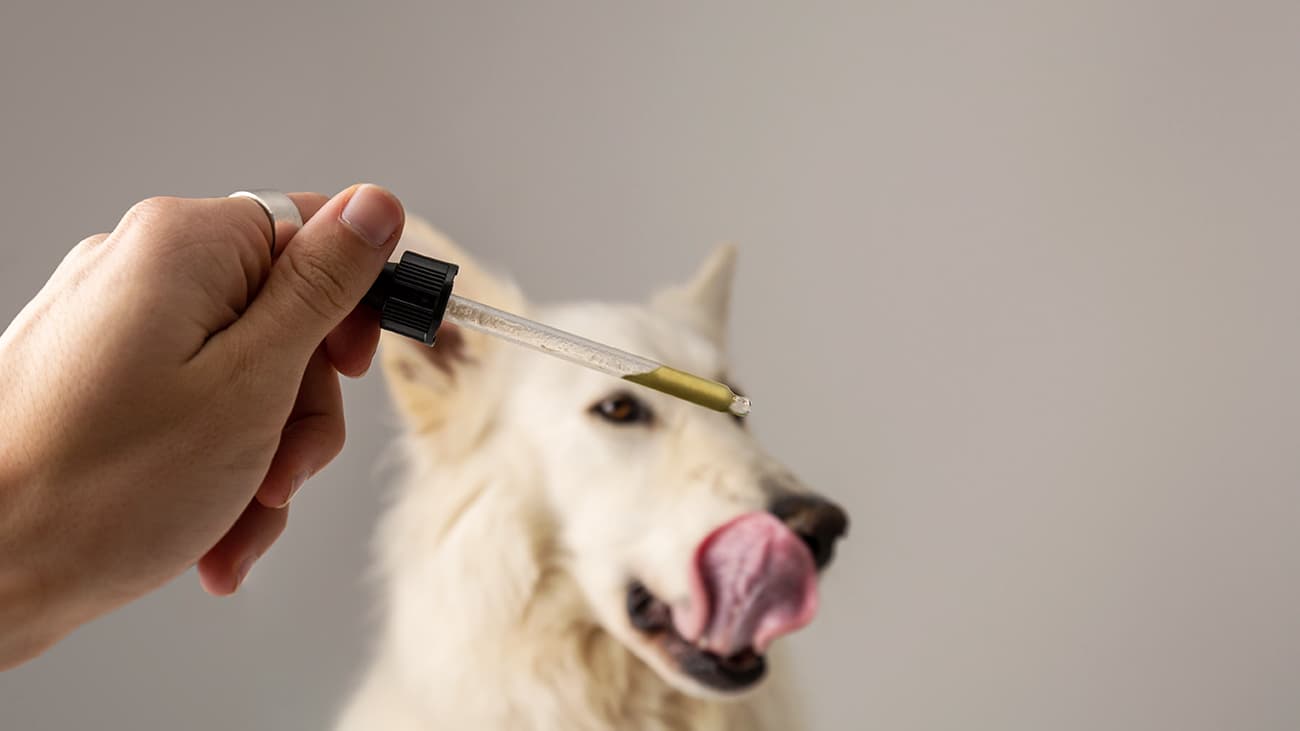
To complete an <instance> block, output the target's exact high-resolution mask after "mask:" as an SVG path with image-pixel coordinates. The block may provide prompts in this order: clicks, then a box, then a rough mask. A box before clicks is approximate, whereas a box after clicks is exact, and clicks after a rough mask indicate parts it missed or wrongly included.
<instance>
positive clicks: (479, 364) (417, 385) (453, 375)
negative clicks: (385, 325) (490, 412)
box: [380, 215, 527, 434]
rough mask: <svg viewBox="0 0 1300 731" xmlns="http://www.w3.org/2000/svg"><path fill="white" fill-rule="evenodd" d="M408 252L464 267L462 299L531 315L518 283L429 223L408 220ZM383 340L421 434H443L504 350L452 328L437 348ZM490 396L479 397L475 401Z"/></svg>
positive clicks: (397, 393) (402, 405)
mask: <svg viewBox="0 0 1300 731" xmlns="http://www.w3.org/2000/svg"><path fill="white" fill-rule="evenodd" d="M403 250H409V251H415V252H417V253H420V254H425V255H426V256H432V257H434V258H436V259H442V260H444V261H449V262H452V263H454V264H458V265H459V266H460V272H459V273H457V275H456V283H455V287H454V290H453V291H454V292H455V293H456V294H458V295H462V296H464V297H468V298H469V299H473V300H478V301H479V302H483V303H485V304H489V305H492V306H493V307H499V308H501V309H503V310H507V311H510V312H524V311H525V310H526V305H527V303H526V301H525V299H524V296H523V294H522V293H521V292H520V291H519V288H518V287H516V286H515V285H514V283H513V282H510V281H509V280H506V279H503V278H500V277H497V276H494V275H493V274H492V273H490V272H488V271H487V270H485V269H484V268H483V267H482V266H480V265H479V264H478V263H477V262H475V261H474V260H473V259H472V258H471V257H470V256H469V255H468V254H466V253H465V252H464V251H463V250H462V249H460V248H459V247H458V246H456V245H455V244H453V243H452V242H451V241H450V240H449V239H448V238H447V237H446V236H444V235H443V234H442V233H441V232H439V231H437V230H436V229H434V228H433V227H432V226H430V225H429V223H428V222H427V221H425V220H423V219H420V218H418V217H415V216H410V215H408V216H407V218H406V228H405V229H404V230H403V233H402V240H401V242H400V243H399V245H398V253H400V252H401V251H403ZM381 341H382V346H381V348H380V362H381V364H382V366H383V370H384V375H385V377H386V379H387V381H388V387H389V391H390V392H391V393H392V396H393V400H394V402H396V404H397V407H398V409H399V410H400V411H401V413H402V416H403V417H404V418H405V419H406V422H407V424H408V426H410V427H411V429H413V430H414V431H417V432H431V431H436V430H438V429H439V428H440V427H441V426H442V425H443V424H444V423H446V421H447V419H448V417H449V415H451V413H452V412H454V411H455V410H456V404H455V402H456V400H457V396H458V395H459V394H461V393H464V392H466V391H469V390H475V391H477V389H471V388H470V387H471V385H472V384H474V383H475V382H476V381H479V380H480V379H482V378H483V377H484V370H485V369H486V368H487V365H488V364H489V362H490V361H491V355H492V353H493V352H494V351H495V349H496V348H498V347H500V345H501V343H500V342H499V341H497V340H495V339H494V338H491V337H489V336H487V335H484V334H482V333H479V332H474V331H472V330H467V329H465V328H461V327H457V326H455V325H452V324H450V323H443V325H442V327H441V328H439V330H438V338H437V342H436V344H435V345H434V346H433V347H432V348H430V347H427V346H425V345H424V344H422V343H418V342H416V341H414V340H410V339H408V338H403V337H400V336H398V335H394V334H392V333H388V332H385V333H384V334H383V337H382V339H381ZM483 390H484V391H488V390H490V389H483ZM489 395H490V394H477V393H476V394H472V395H471V397H482V398H486V397H487V396H489ZM479 406H480V407H481V406H482V404H479ZM482 411H483V409H481V408H480V409H476V410H475V412H476V413H482ZM466 416H468V415H467V414H466ZM456 431H458V432H460V433H462V434H465V433H468V432H472V431H473V428H472V425H469V424H466V423H464V421H463V420H462V421H461V422H458V426H457V429H456Z"/></svg>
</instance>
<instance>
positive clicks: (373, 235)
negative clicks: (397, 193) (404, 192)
mask: <svg viewBox="0 0 1300 731" xmlns="http://www.w3.org/2000/svg"><path fill="white" fill-rule="evenodd" d="M339 219H340V220H341V221H343V223H345V224H347V226H348V228H350V229H352V230H353V231H355V232H357V235H358V236H360V237H361V238H362V239H364V240H365V242H366V243H368V244H370V245H371V246H373V247H375V248H376V249H377V248H379V247H381V246H383V245H384V244H385V243H387V242H388V239H390V238H392V236H393V234H394V233H396V232H397V227H398V226H400V225H401V224H402V204H401V203H398V202H397V199H396V198H394V197H393V194H392V193H389V192H388V191H387V190H384V189H383V188H380V187H379V186H377V185H369V184H367V185H363V186H361V187H359V188H357V189H356V191H354V192H353V193H352V197H351V198H350V199H349V200H348V204H347V205H346V206H343V212H342V213H340V214H339Z"/></svg>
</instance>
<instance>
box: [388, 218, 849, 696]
mask: <svg viewBox="0 0 1300 731" xmlns="http://www.w3.org/2000/svg"><path fill="white" fill-rule="evenodd" d="M404 244H405V245H406V246H408V247H409V248H411V249H413V250H417V251H421V252H423V253H426V254H429V255H432V256H436V257H439V258H443V259H447V260H450V261H454V262H457V263H459V264H460V265H461V273H460V275H459V277H458V279H457V283H456V292H457V293H458V294H461V295H463V296H466V297H470V298H473V299H478V300H481V301H484V302H486V303H487V304H491V305H494V306H497V307H500V308H502V309H507V310H510V311H514V312H519V313H521V314H524V315H526V316H531V317H534V318H536V319H538V320H541V321H543V322H546V323H548V324H551V325H554V326H555V327H559V328H561V329H564V330H568V331H570V332H573V333H576V334H580V335H583V336H585V337H588V338H591V339H594V340H597V341H599V342H604V343H608V344H610V345H613V346H615V347H619V348H623V349H626V350H628V351H630V352H633V353H637V354H640V355H644V356H646V357H649V358H653V359H656V360H659V361H661V362H663V363H666V364H669V365H672V366H674V367H677V368H681V369H683V370H687V371H690V372H693V373H698V374H700V375H704V376H706V377H710V378H716V379H719V380H723V381H726V380H727V379H728V376H729V373H728V370H727V363H726V358H725V331H726V319H727V309H728V301H729V295H730V288H731V278H732V271H733V268H734V261H735V252H734V250H733V249H732V248H730V247H724V248H722V249H719V250H718V251H717V252H716V253H715V254H714V255H713V256H712V257H711V258H710V259H709V260H708V261H707V262H705V264H704V265H703V267H702V268H701V270H700V271H699V273H697V274H696V275H695V277H694V278H693V279H692V280H691V281H690V282H688V283H687V284H685V285H682V286H678V287H674V288H671V289H669V290H667V291H664V292H662V293H661V294H659V295H658V296H656V297H655V298H653V300H652V301H651V302H649V303H647V304H644V305H609V304H582V305H567V306H559V307H545V308H538V307H534V306H531V305H529V304H528V303H527V301H526V300H525V299H524V298H523V297H522V296H521V294H520V293H519V292H518V290H517V289H515V288H514V287H513V286H511V285H510V284H508V283H506V282H504V281H502V280H499V279H497V278H495V277H492V276H491V275H489V274H488V273H486V272H485V271H484V270H483V269H481V268H480V267H478V266H477V265H476V264H474V262H473V261H471V260H470V259H469V257H468V256H467V255H466V254H465V253H464V252H462V251H459V250H458V249H456V248H455V247H453V246H452V245H451V244H450V243H449V242H448V241H446V240H445V239H444V238H443V237H441V236H440V235H439V234H437V232H435V231H433V230H432V229H430V228H429V227H428V226H427V225H425V224H423V223H422V222H420V221H418V220H414V219H413V220H411V221H410V222H408V224H407V233H406V235H405V238H404ZM383 362H384V366H385V371H386V373H387V376H388V379H389V384H390V387H391V390H392V391H393V394H394V397H395V399H396V401H397V403H398V405H399V407H400V409H401V411H402V412H403V415H404V416H405V418H406V421H407V425H408V427H409V428H410V429H411V430H412V431H414V432H415V433H417V435H420V437H421V441H419V442H418V444H419V445H420V449H422V450H423V449H426V448H427V449H428V450H430V451H431V452H436V453H437V457H436V458H435V459H436V460H438V461H444V462H445V461H453V462H454V461H456V460H464V459H467V458H468V457H469V456H470V453H472V452H473V451H474V450H475V449H480V448H481V446H482V445H483V444H485V443H488V442H492V443H495V444H498V445H499V444H501V443H502V442H505V443H508V444H510V445H511V450H512V451H514V452H517V453H522V454H525V455H528V457H527V459H528V460H529V465H530V466H529V469H530V470H531V471H532V472H533V473H534V474H535V479H533V480H531V481H530V482H531V483H532V484H533V485H535V487H534V488H531V489H535V490H537V491H538V494H537V495H536V496H534V498H535V499H536V500H537V503H538V504H539V505H540V506H542V507H541V508H540V509H541V511H543V512H544V513H545V514H546V515H547V520H546V522H547V523H548V524H549V525H550V526H551V527H552V528H551V532H552V533H553V535H550V536H548V537H547V539H546V541H545V542H546V543H547V544H548V545H549V546H550V549H549V550H550V551H552V552H553V553H554V556H553V557H551V558H550V559H549V560H551V561H553V562H556V563H558V564H559V565H560V566H562V567H563V571H564V572H565V573H567V574H568V575H569V576H570V577H571V578H572V580H573V583H574V584H576V585H577V586H578V587H579V588H580V590H581V593H582V595H583V597H584V598H585V603H586V605H587V606H588V607H590V611H591V613H592V615H593V617H592V618H593V619H594V621H596V622H598V623H599V624H600V625H601V626H602V627H603V628H604V629H605V630H606V631H607V632H608V633H610V634H611V635H612V636H614V637H615V638H617V639H618V640H619V641H620V642H621V643H622V644H623V645H625V646H626V647H627V648H628V649H629V650H631V651H632V652H633V653H635V654H636V655H637V656H638V657H640V658H641V659H642V660H643V661H644V662H646V663H647V664H648V665H650V666H651V667H653V668H654V669H655V670H656V671H657V672H658V673H659V674H660V675H661V676H662V677H663V678H664V679H665V680H666V681H668V682H669V683H671V684H673V685H675V686H676V687H678V688H680V689H682V690H684V691H686V692H689V693H693V694H695V695H710V694H719V693H738V692H741V691H744V690H747V689H749V688H751V687H753V686H754V685H756V684H757V683H758V681H759V680H760V679H761V678H762V676H763V674H764V671H765V668H766V663H765V660H764V652H765V651H766V650H767V648H768V646H769V644H770V643H771V642H772V640H774V639H775V638H776V637H778V636H780V635H783V634H786V633H788V632H791V631H794V630H796V629H798V628H800V627H802V626H803V625H805V624H807V623H808V622H809V621H811V619H812V617H813V614H814V613H815V612H816V609H817V574H818V572H819V571H820V570H821V569H823V568H825V567H826V565H827V564H828V563H829V562H830V560H831V555H832V552H833V549H834V544H835V542H836V541H837V540H838V539H839V538H840V537H841V536H842V535H843V534H844V532H845V530H846V528H847V517H846V516H845V514H844V512H843V511H842V510H840V509H839V508H838V507H837V506H835V505H834V504H832V503H831V502H829V501H828V500H826V499H824V498H821V497H819V496H817V495H815V494H813V493H812V492H810V491H809V490H808V489H807V488H805V487H804V486H803V485H802V484H801V483H800V482H799V481H798V480H797V479H796V478H795V477H794V476H793V475H791V474H790V472H789V471H787V470H786V469H785V468H784V467H782V465H781V464H780V463H778V462H777V461H775V460H774V459H773V458H772V457H771V456H769V455H768V454H767V453H766V452H765V451H764V450H763V449H762V447H760V446H759V444H758V442H757V440H756V439H755V438H754V436H753V434H752V433H751V432H750V431H749V430H748V429H747V428H746V425H745V423H744V422H743V420H738V419H736V418H733V417H731V416H729V415H725V414H719V413H715V412H712V411H708V410H705V409H703V408H700V407H698V406H694V405H691V404H688V403H685V402H682V401H678V400H675V399H673V398H670V397H668V396H664V395H662V394H659V393H656V392H653V391H650V390H648V389H645V388H642V387H640V386H636V385H633V384H630V383H628V382H626V381H620V380H617V379H614V378H611V377H609V376H605V375H602V374H599V373H596V372H592V371H589V370H586V369H584V368H580V367H577V366H574V365H571V364H568V363H565V362H563V361H560V360H557V359H554V358H548V357H546V356H543V355H540V354H537V353H533V352H530V351H527V350H525V349H523V348H519V347H515V346H512V345H509V344H505V343H502V342H499V341H496V340H494V339H492V338H489V337H487V336H484V335H482V334H479V333H475V332H472V331H467V330H463V329H459V328H455V327H453V326H444V327H443V329H442V331H441V332H440V334H439V342H438V345H437V346H435V347H434V348H432V349H428V348H423V346H420V345H418V344H413V343H411V342H410V341H405V340H401V339H398V338H392V337H388V336H386V344H385V348H384V354H383ZM761 408H762V407H761V401H760V405H759V409H760V410H761ZM425 436H427V439H425V438H424V437H425ZM501 530H503V531H508V530H511V527H510V526H501ZM484 550H490V547H484Z"/></svg>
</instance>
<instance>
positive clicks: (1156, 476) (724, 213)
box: [0, 0, 1300, 731]
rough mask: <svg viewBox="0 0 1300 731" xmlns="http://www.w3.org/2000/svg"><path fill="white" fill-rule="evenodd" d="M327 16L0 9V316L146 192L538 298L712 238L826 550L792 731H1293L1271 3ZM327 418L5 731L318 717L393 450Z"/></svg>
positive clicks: (679, 271) (1299, 682)
mask: <svg viewBox="0 0 1300 731" xmlns="http://www.w3.org/2000/svg"><path fill="white" fill-rule="evenodd" d="M338 5H339V6H340V7H334V6H329V5H327V4H325V3H318V2H297V3H270V2H253V1H252V0H222V1H221V2H209V3H206V4H203V5H197V4H192V3H183V2H176V0H166V1H165V2H164V1H160V2H148V1H145V0H130V1H129V2H104V3H90V2H86V3H81V4H79V5H77V6H65V5H64V4H62V3H54V2H43V3H39V2H36V1H35V0H18V2H15V0H5V3H4V5H3V7H2V8H0V119H2V120H3V132H2V134H0V164H2V165H3V174H2V175H0V221H3V231H4V238H3V241H2V242H0V250H2V251H3V257H2V258H0V273H2V275H3V276H0V315H3V317H4V319H5V320H6V321H7V320H8V318H9V317H11V316H12V315H13V314H14V313H16V312H17V311H18V309H19V308H20V307H21V306H22V304H23V303H24V302H25V301H26V300H27V299H28V298H29V297H30V296H31V295H32V294H33V293H34V291H35V290H36V289H37V287H38V286H39V283H40V282H41V281H43V280H44V278H45V277H46V276H47V275H48V273H49V272H50V271H51V270H52V269H53V268H54V267H55V265H56V264H57V262H58V261H59V259H60V257H61V256H62V254H63V253H64V251H65V250H66V249H67V248H69V247H70V246H71V245H72V244H73V243H75V242H76V241H77V240H79V239H80V238H81V237H83V236H85V235H87V234H90V233H94V232H97V231H101V230H105V229H108V228H110V227H111V226H112V225H113V223H114V222H115V221H116V219H117V217H118V216H119V215H120V214H121V213H122V211H124V210H125V209H126V208H127V206H129V205H130V204H131V203H132V202H134V201H135V200H137V199H139V198H142V197H145V196H148V195H152V194H160V193H173V194H185V195H209V194H221V193H225V192H228V191H229V190H232V189H236V188H240V187H248V186H257V185H263V186H267V185H269V186H277V187H282V188H286V189H313V190H320V191H325V192H333V191H335V190H337V189H339V188H341V187H343V186H345V185H346V184H348V183H350V182H353V181H356V180H371V181H376V182H380V183H384V184H387V185H389V186H390V187H392V188H393V189H394V190H395V191H396V192H397V193H398V194H399V195H401V196H402V197H403V198H404V200H405V202H406V203H407V205H408V207H409V208H410V209H411V210H413V211H418V212H421V213H423V214H425V215H427V216H428V217H430V218H431V219H433V220H434V221H435V222H437V223H438V224H439V225H440V226H441V227H443V228H444V229H445V230H447V231H448V232H450V233H451V234H452V235H453V236H454V237H456V238H457V239H459V240H460V241H461V242H463V243H464V244H466V245H467V246H469V247H470V248H472V249H474V250H475V251H478V252H480V253H481V254H482V256H483V258H485V259H486V260H488V261H490V262H493V263H495V264H497V265H499V266H501V267H503V268H506V269H509V270H511V271H513V272H515V273H516V274H517V275H518V277H519V279H520V281H521V282H522V283H523V285H524V286H525V288H526V289H527V290H528V291H530V292H531V293H532V294H534V295H535V296H537V297H538V298H540V299H559V298H572V297H601V298H619V297H639V296H641V295H643V294H645V293H647V292H649V291H650V290H651V288H652V287H653V286H655V285H657V284H660V283H663V282H667V281H670V280H672V279H674V278H677V277H679V276H682V275H684V274H685V273H686V272H687V271H688V270H689V269H690V268H691V267H692V266H693V265H694V263H695V261H696V260H697V259H698V258H699V257H701V256H702V255H703V254H704V252H705V251H706V250H707V249H708V248H709V247H710V245H711V244H713V243H714V242H716V241H719V240H723V239H733V240H736V241H738V242H740V243H741V244H742V245H743V247H744V248H743V254H742V268H741V273H740V279H739V289H738V294H737V296H738V306H737V309H736V322H735V351H736V353H735V355H736V363H737V368H736V370H737V372H738V373H739V375H740V377H741V378H742V380H743V382H744V384H745V387H746V388H747V389H748V390H749V391H750V392H751V393H752V394H753V395H754V396H755V402H756V404H757V411H756V417H755V419H754V427H755V429H756V430H757V431H758V433H759V434H760V435H761V437H762V438H763V439H764V440H765V441H766V442H767V443H768V444H769V445H770V446H771V447H772V448H773V449H774V451H776V452H777V453H778V454H780V455H781V456H783V457H784V459H785V460H786V461H787V462H788V463H790V464H791V465H792V466H793V467H794V468H795V469H796V470H797V471H798V472H800V473H801V474H802V475H803V476H805V477H806V478H807V479H808V480H809V481H810V482H811V483H812V484H814V485H816V486H818V487H819V488H821V489H823V490H825V491H826V492H828V493H830V494H832V495H835V496H838V497H839V498H840V499H842V501H843V502H844V503H846V504H847V505H848V506H849V507H850V508H851V511H852V513H853V514H854V517H855V520H856V522H855V525H854V531H853V535H852V540H851V542H850V543H848V544H847V545H846V546H845V549H844V551H843V553H842V554H841V556H840V560H839V563H838V565H837V566H835V568H834V569H833V571H832V575H831V577H830V578H829V580H828V582H827V587H826V590H825V595H826V604H825V611H824V612H823V614H822V616H821V618H820V619H819V621H818V622H817V623H816V624H815V625H814V627H813V628H811V629H810V630H808V631H806V632H804V633H802V634H800V635H798V636H796V638H794V639H793V641H792V644H793V646H794V647H795V650H796V654H797V661H798V665H799V673H800V674H801V677H802V680H803V682H804V683H805V685H806V686H807V693H808V697H809V698H811V700H812V703H811V704H810V705H811V709H812V713H813V719H812V720H813V724H812V727H813V728H815V729H840V728H843V729H849V728H852V729H963V730H964V729H1180V730H1184V729H1226V728H1232V729H1294V728H1297V727H1300V631H1298V630H1300V590H1298V588H1297V583H1298V581H1300V531H1297V527H1298V519H1300V423H1297V422H1298V421H1300V417H1298V416H1297V414H1300V389H1297V388H1296V374H1297V373H1298V372H1300V344H1298V343H1297V327H1296V326H1297V313H1298V312H1300V287H1298V286H1297V276H1298V275H1300V242H1298V241H1297V223H1300V213H1298V211H1300V201H1298V200H1297V193H1300V180H1298V176H1300V172H1298V171H1300V93H1298V92H1297V89H1298V88H1300V84H1298V83H1297V76H1298V75H1300V6H1297V5H1296V4H1295V3H1294V2H1277V3H1245V2H1243V3H1202V2H1168V3H1150V2H1131V1H1124V2H1109V1H1108V2H1074V3H1065V4H1058V3H1043V2H1037V1H1036V0H1034V1H1029V0H1026V1H1024V2H1001V3H992V4H985V3H964V2H950V3H910V2H874V3H845V4H821V3H800V4H795V3H787V4H762V5H760V4H755V3H734V4H720V3H661V2H656V3H639V4H633V3H595V2H591V3H579V2H563V3H559V2H549V3H541V2H538V3H496V2H465V3H441V2H430V1H429V0H420V1H419V2H414V1H412V2H355V3H348V4H338ZM977 6H978V7H977ZM783 291H784V292H785V294H784V295H782V296H777V295H776V293H780V292H783ZM87 357H94V354H93V353H88V354H87ZM347 401H348V406H349V409H350V411H349V414H350V419H351V422H350V423H351V432H352V437H351V442H350V444H349V446H348V448H347V450H346V453H345V455H344V456H343V457H342V458H341V459H340V460H339V461H338V463H337V464H335V465H334V466H333V467H332V468H330V469H329V470H328V472H326V473H324V474H323V475H321V476H320V477H319V478H318V479H316V480H315V481H314V482H313V483H312V484H311V486H310V487H309V488H308V492H306V493H305V494H304V495H303V496H302V498H301V499H299V500H298V501H297V502H296V503H295V506H296V507H295V519H294V521H293V522H292V525H291V526H290V529H289V532H288V534H287V535H286V536H285V539H284V540H283V541H282V542H281V544H280V545H279V546H277V547H276V548H275V549H274V550H273V551H272V552H271V553H270V554H269V556H268V557H267V558H266V559H264V560H263V561H262V562H261V563H260V565H258V566H257V568H256V569H255V570H254V572H253V575H252V577H251V579H250V582H251V583H250V584H249V585H248V587H247V589H246V590H245V591H244V592H243V593H241V594H240V595H239V596H238V597H236V598H234V599H229V600H216V599H211V598H208V597H207V596H205V595H203V594H202V593H201V592H200V590H199V588H198V586H197V583H196V581H195V580H194V577H193V576H192V575H189V576H186V577H184V578H183V579H182V580H179V581H177V582H175V583H174V584H173V585H172V586H170V587H168V588H167V589H166V590H165V591H162V592H160V593H159V594H157V595H156V596H152V597H150V598H148V599H146V600H145V601H142V602H139V603H138V604H135V605H133V606H131V607H129V608H127V609H124V610H122V611H119V612H117V613H116V614H115V615H113V616H110V617H108V618H105V619H103V620H101V621H98V622H96V623H94V624H93V625H91V626H88V627H86V628H84V629H83V630H81V631H79V632H77V633H76V634H75V635H74V636H73V637H71V638H70V639H68V640H67V641H66V642H64V643H63V644H62V645H60V646H59V647H57V648H56V649H55V650H53V651H51V652H50V653H48V654H47V655H46V656H44V657H42V658H41V659H39V660H38V661H36V662H33V663H31V664H29V665H27V666H25V667H23V668H21V669H19V670H17V671H15V672H10V673H6V674H4V675H0V727H3V728H4V729H5V730H6V731H8V730H10V729H14V730H23V731H25V730H28V729H79V728H99V729H154V728H186V729H199V730H203V729H212V730H214V731H215V730H216V729H223V730H224V729H231V728H241V729H242V728H258V729H271V728H279V729H309V728H320V727H321V726H322V725H323V724H325V723H326V719H328V718H329V717H330V716H331V714H332V713H333V712H334V710H335V708H336V707H337V706H338V705H339V703H340V702H341V700H342V697H343V695H344V693H345V691H346V689H347V688H348V687H349V684H350V682H351V679H352V678H354V677H355V675H356V673H357V671H358V668H359V667H360V663H361V662H362V657H363V653H364V651H365V647H366V644H367V636H368V632H369V631H370V627H369V625H368V624H367V608H368V606H369V605H370V603H371V596H370V593H369V590H368V588H367V587H366V586H365V583H364V581H363V578H362V577H363V571H364V567H365V565H366V561H367V537H368V535H369V533H370V531H371V526H372V522H373V519H374V517H375V514H376V510H377V507H378V504H379V498H380V495H381V494H382V489H383V482H384V479H383V477H382V474H381V473H379V472H377V470H376V465H377V464H378V463H379V462H380V460H381V457H382V455H383V452H384V446H385V444H386V443H387V442H388V440H389V439H390V438H391V436H392V434H393V424H394V421H395V420H394V418H393V416H392V415H391V413H390V412H389V410H388V407H387V406H386V405H385V404H384V403H383V399H382V389H381V384H380V383H379V381H378V380H377V378H375V377H373V376H371V377H368V378H366V379H364V380H361V381H359V382H356V383H352V384H350V385H349V387H348V389H347ZM0 438H12V435H5V436H3V437H0Z"/></svg>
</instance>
